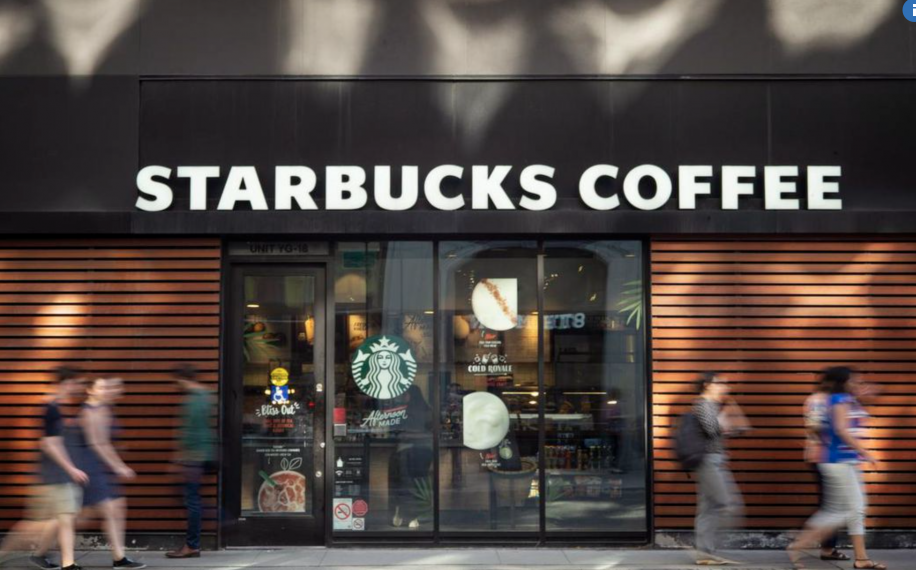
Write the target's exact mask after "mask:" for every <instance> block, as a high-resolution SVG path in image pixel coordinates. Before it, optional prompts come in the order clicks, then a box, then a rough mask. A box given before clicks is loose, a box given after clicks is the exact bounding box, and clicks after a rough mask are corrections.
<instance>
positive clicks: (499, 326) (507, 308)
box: [471, 279, 518, 331]
mask: <svg viewBox="0 0 916 570" xmlns="http://www.w3.org/2000/svg"><path fill="white" fill-rule="evenodd" d="M471 308H472V309H473V310H474V316H475V317H477V320H478V321H480V324H482V325H483V326H485V327H486V328H488V329H490V330H494V331H507V330H510V329H514V328H515V327H517V326H518V280H517V279H481V280H480V282H479V283H477V285H476V286H475V287H474V292H473V293H472V294H471Z"/></svg>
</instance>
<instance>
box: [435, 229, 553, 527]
mask: <svg viewBox="0 0 916 570" xmlns="http://www.w3.org/2000/svg"><path fill="white" fill-rule="evenodd" d="M439 275H440V292H441V302H440V310H441V312H442V318H441V320H440V324H441V325H442V326H443V329H444V333H443V335H442V339H443V351H442V366H441V373H442V377H441V384H440V386H441V387H442V389H441V392H442V398H441V402H440V406H439V422H440V441H439V482H440V497H441V501H440V528H441V530H443V531H489V530H501V531H502V530H506V531H537V530H538V528H539V526H540V525H539V506H538V496H539V493H538V406H537V394H538V323H537V307H538V305H537V303H538V298H537V297H538V296H537V248H536V244H535V243H534V242H505V243H500V242H443V243H442V244H440V246H439Z"/></svg>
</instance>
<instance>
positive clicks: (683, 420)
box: [674, 411, 706, 471]
mask: <svg viewBox="0 0 916 570" xmlns="http://www.w3.org/2000/svg"><path fill="white" fill-rule="evenodd" d="M674 452H675V453H676V454H677V460H678V461H680V462H681V465H683V466H684V469H686V470H688V471H694V470H696V469H697V468H698V467H699V466H700V464H701V463H703V457H704V456H705V455H706V433H705V432H703V427H702V426H701V425H700V420H699V419H697V417H696V416H695V415H694V414H693V412H692V411H690V412H687V413H685V414H684V415H682V416H681V417H680V419H679V420H678V422H677V432H675V435H674Z"/></svg>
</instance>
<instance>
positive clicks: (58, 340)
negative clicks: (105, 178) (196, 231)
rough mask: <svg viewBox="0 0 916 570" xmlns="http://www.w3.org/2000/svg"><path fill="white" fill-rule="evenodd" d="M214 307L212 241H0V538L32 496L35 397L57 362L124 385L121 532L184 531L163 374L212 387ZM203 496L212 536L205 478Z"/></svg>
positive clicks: (173, 400) (172, 408)
mask: <svg viewBox="0 0 916 570" xmlns="http://www.w3.org/2000/svg"><path fill="white" fill-rule="evenodd" d="M219 302H220V242H219V240H216V239H209V238H208V239H174V238H170V239H152V238H150V239H146V238H131V239H101V238H100V239H76V240H68V239H55V240H41V239H29V240H0V430H2V431H0V433H2V434H3V436H2V437H0V530H5V529H8V528H9V527H10V526H11V525H12V524H14V523H15V522H16V521H17V520H18V519H19V518H20V516H21V512H22V506H23V502H24V500H25V498H26V497H27V496H28V495H29V494H31V493H33V492H34V490H35V488H34V484H35V482H36V481H37V479H36V475H35V472H36V469H35V462H36V460H37V459H38V451H37V450H36V441H37V439H38V438H39V437H41V433H42V422H41V418H40V412H41V400H42V396H43V395H44V394H45V393H46V392H47V391H48V389H49V384H48V382H49V381H50V380H51V379H52V377H53V374H52V373H53V370H54V368H56V367H57V366H60V365H69V366H75V367H78V368H80V369H82V370H85V371H86V372H88V373H89V374H112V375H117V376H120V377H121V378H123V379H124V381H125V388H126V393H125V397H124V399H123V400H122V401H121V402H120V403H119V405H118V406H117V410H116V413H117V415H118V419H119V423H120V424H121V426H122V428H124V429H123V432H122V436H121V438H120V440H119V442H118V447H119V448H120V449H121V451H122V453H123V457H124V458H125V460H126V461H127V463H128V464H129V465H130V466H131V467H132V468H133V469H134V470H135V471H136V472H137V475H138V476H137V479H136V480H134V481H131V482H129V483H127V484H126V485H125V490H126V494H127V498H128V523H127V528H128V531H129V532H135V533H143V532H182V531H183V530H184V528H185V522H184V521H185V512H184V508H183V499H182V487H181V484H180V479H179V478H178V476H177V474H176V472H175V471H174V470H173V468H172V466H171V463H170V459H171V457H172V454H173V452H174V449H175V428H176V427H177V425H178V415H179V405H180V402H181V394H180V393H179V391H178V390H177V389H176V388H175V386H174V385H173V384H172V382H171V379H170V374H169V371H170V370H171V369H172V368H173V367H174V365H175V363H177V362H189V363H192V364H194V365H195V366H197V368H198V369H199V370H200V371H201V373H202V376H201V380H202V381H203V382H204V383H206V384H208V385H209V386H210V387H211V388H212V389H213V390H214V392H216V391H217V390H218V387H219V383H218V377H219V376H218V371H219V322H220V304H219ZM216 414H217V412H216V407H215V406H214V418H213V422H214V426H216V421H217V417H216ZM202 494H203V497H204V504H205V505H209V506H210V507H212V508H210V509H207V510H206V511H205V521H204V530H205V531H206V532H209V533H212V532H215V530H216V509H215V507H216V504H217V489H216V481H215V477H212V476H211V477H210V478H208V479H207V481H206V484H205V485H204V487H203V488H202ZM84 529H85V530H89V531H91V530H95V528H94V527H93V525H92V524H91V523H90V524H89V525H88V526H85V527H84Z"/></svg>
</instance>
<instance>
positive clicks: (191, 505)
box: [166, 364, 215, 558]
mask: <svg viewBox="0 0 916 570" xmlns="http://www.w3.org/2000/svg"><path fill="white" fill-rule="evenodd" d="M174 376H175V381H176V382H177V383H178V385H179V386H180V387H181V389H182V390H183V391H184V393H185V400H184V403H183V404H182V407H181V428H180V432H179V442H178V443H179V449H178V455H177V458H176V459H177V461H176V462H177V463H178V465H180V466H181V469H182V474H183V475H184V480H185V505H186V506H187V508H188V534H187V539H186V541H185V544H184V545H182V547H181V548H179V549H178V550H173V551H172V552H168V553H166V556H168V557H169V558H197V557H199V556H200V521H201V502H200V482H201V479H202V478H203V474H204V471H205V469H206V466H207V464H209V463H211V462H212V461H213V460H214V459H215V448H214V447H215V446H214V440H215V438H214V437H213V430H212V429H211V427H210V415H211V411H212V394H211V392H210V390H209V389H207V387H206V386H204V385H203V384H201V383H200V382H198V381H197V371H196V370H195V369H194V368H193V367H191V366H189V365H187V364H185V365H182V366H180V367H178V368H177V369H176V370H175V371H174Z"/></svg>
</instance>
